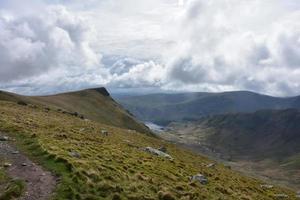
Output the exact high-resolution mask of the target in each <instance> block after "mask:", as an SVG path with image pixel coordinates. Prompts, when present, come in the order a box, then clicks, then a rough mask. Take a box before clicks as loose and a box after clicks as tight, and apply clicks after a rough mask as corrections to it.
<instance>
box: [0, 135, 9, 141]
mask: <svg viewBox="0 0 300 200" xmlns="http://www.w3.org/2000/svg"><path fill="white" fill-rule="evenodd" d="M8 140H9V137H7V136H3V137H0V141H8Z"/></svg>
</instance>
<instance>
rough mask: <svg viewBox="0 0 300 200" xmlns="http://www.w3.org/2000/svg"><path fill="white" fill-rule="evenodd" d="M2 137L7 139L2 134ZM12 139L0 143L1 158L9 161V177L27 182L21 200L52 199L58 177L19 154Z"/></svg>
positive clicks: (7, 169) (0, 134)
mask: <svg viewBox="0 0 300 200" xmlns="http://www.w3.org/2000/svg"><path fill="white" fill-rule="evenodd" d="M0 137H2V138H6V137H5V135H4V134H2V133H0ZM10 140H11V139H10V138H6V139H3V141H0V157H1V158H3V159H5V160H6V161H7V165H9V166H7V168H6V171H7V173H8V175H9V176H10V177H12V178H15V179H21V180H23V181H24V182H25V184H26V186H25V192H24V194H23V195H22V197H21V198H20V199H21V200H46V199H49V198H50V197H51V195H52V194H53V191H54V189H55V186H56V183H57V177H55V176H54V175H52V174H51V173H50V172H49V171H45V170H44V169H43V168H42V167H41V166H39V165H37V164H35V163H34V162H32V161H31V160H30V159H29V158H28V157H27V156H25V155H24V154H23V153H21V152H19V151H18V149H17V148H16V147H15V145H13V144H12V142H11V141H10Z"/></svg>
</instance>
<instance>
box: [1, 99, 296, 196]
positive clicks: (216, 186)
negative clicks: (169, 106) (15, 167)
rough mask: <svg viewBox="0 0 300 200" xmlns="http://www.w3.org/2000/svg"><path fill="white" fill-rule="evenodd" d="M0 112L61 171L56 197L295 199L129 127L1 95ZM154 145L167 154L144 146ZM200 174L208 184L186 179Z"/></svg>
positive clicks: (29, 147) (33, 153)
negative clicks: (161, 154)
mask: <svg viewBox="0 0 300 200" xmlns="http://www.w3.org/2000/svg"><path fill="white" fill-rule="evenodd" d="M0 113H1V118H0V131H1V132H3V133H6V134H8V136H9V137H10V138H14V139H16V141H15V142H16V144H17V146H18V147H19V148H20V149H21V150H22V151H24V152H26V153H27V154H28V155H29V156H30V157H31V158H32V159H33V160H36V161H38V162H39V163H40V164H42V165H43V166H44V167H45V168H46V169H48V170H51V171H53V173H55V174H57V175H58V176H59V177H60V179H59V180H60V181H59V184H58V186H57V188H56V193H55V196H54V199H91V200H93V199H95V200H96V199H99V200H100V199H113V200H119V199H130V200H155V199H160V200H175V199H181V200H183V199H192V200H202V199H233V200H234V199H245V200H246V199H248V200H251V199H253V200H260V199H261V200H262V199H263V200H273V199H277V198H280V197H282V196H284V197H286V196H288V199H296V196H295V193H294V192H292V191H290V190H288V189H283V188H280V187H273V188H266V187H262V186H261V185H262V184H264V183H263V182H261V181H258V180H255V179H252V178H246V177H244V176H242V175H241V174H239V173H236V172H234V171H232V170H230V169H229V168H227V167H225V166H223V165H222V164H216V165H215V166H214V167H207V165H208V164H209V163H211V162H212V161H210V160H208V159H206V158H204V157H202V156H198V155H195V154H193V153H191V152H189V151H187V150H183V149H180V148H178V147H176V146H175V145H172V144H170V143H167V142H164V141H161V140H159V139H158V138H155V137H150V136H147V135H145V134H140V133H137V132H135V131H130V130H127V129H120V128H116V127H113V126H108V125H105V124H101V123H97V122H94V121H86V120H82V119H80V118H78V117H76V116H72V115H68V114H64V113H61V112H59V111H57V110H56V109H50V110H49V109H45V107H43V106H31V105H28V106H22V105H18V104H16V103H12V102H7V101H0ZM102 130H106V131H107V134H103V131H102ZM160 146H164V147H165V148H166V150H167V153H168V154H169V155H170V156H172V157H173V159H171V160H170V159H166V158H164V157H160V156H157V155H153V154H150V153H149V152H147V151H145V150H144V148H145V147H154V148H158V147H160ZM199 173H201V174H202V175H204V176H205V177H206V178H207V180H208V183H206V182H204V184H201V183H199V181H191V180H190V179H189V177H190V176H193V175H195V174H199ZM0 184H1V182H0ZM0 187H1V186H0ZM0 191H1V190H0Z"/></svg>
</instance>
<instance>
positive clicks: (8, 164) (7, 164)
mask: <svg viewBox="0 0 300 200" xmlns="http://www.w3.org/2000/svg"><path fill="white" fill-rule="evenodd" d="M11 165H12V164H11V163H4V165H3V166H4V167H11Z"/></svg>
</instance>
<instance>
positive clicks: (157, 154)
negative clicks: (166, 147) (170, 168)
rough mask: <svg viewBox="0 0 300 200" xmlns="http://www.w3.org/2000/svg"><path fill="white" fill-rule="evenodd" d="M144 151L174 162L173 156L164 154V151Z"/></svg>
mask: <svg viewBox="0 0 300 200" xmlns="http://www.w3.org/2000/svg"><path fill="white" fill-rule="evenodd" d="M144 150H145V151H146V152H149V153H151V154H153V155H156V156H160V157H164V158H167V159H169V160H173V158H172V156H170V155H169V154H167V153H165V152H162V151H160V150H158V149H154V148H152V147H146V148H145V149H144Z"/></svg>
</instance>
